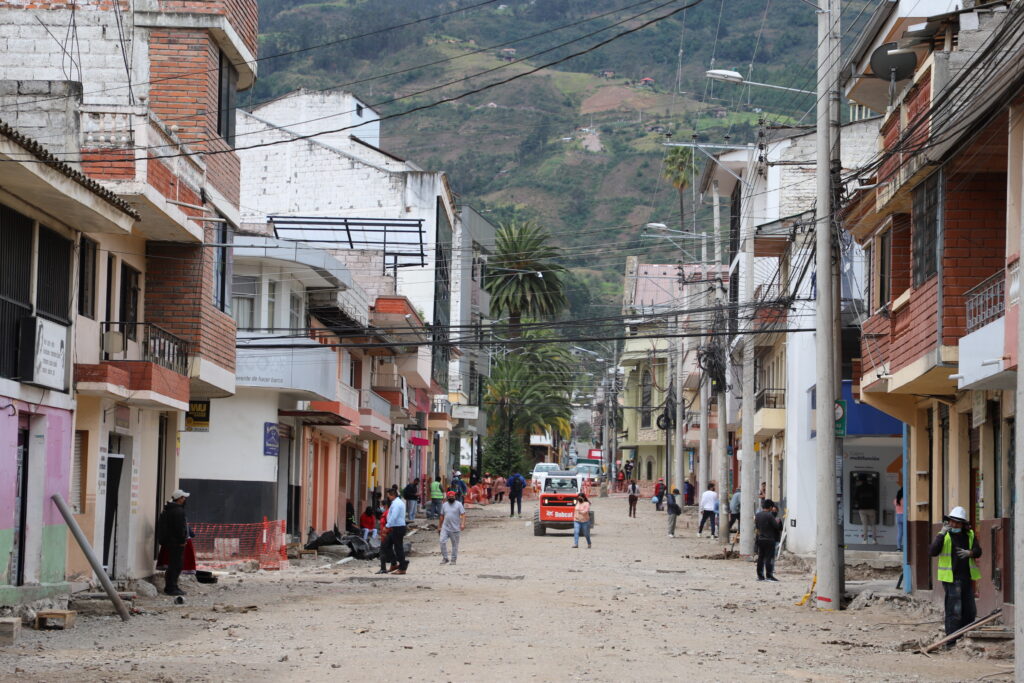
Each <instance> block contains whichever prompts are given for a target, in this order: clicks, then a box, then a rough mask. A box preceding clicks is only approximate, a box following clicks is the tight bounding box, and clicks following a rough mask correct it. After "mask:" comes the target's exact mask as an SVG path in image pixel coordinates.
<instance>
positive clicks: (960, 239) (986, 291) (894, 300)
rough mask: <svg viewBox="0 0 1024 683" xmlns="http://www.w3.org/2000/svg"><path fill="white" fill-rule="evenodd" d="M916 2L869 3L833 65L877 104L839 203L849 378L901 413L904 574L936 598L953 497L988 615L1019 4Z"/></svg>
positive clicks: (1006, 384)
mask: <svg viewBox="0 0 1024 683" xmlns="http://www.w3.org/2000/svg"><path fill="white" fill-rule="evenodd" d="M914 7H915V6H914V5H913V3H904V2H894V3H886V6H885V7H882V8H880V9H879V10H878V12H877V14H876V21H875V22H873V24H872V25H873V26H879V27H881V28H879V29H877V30H876V31H873V32H870V33H868V34H866V35H865V36H864V38H863V39H862V41H861V43H860V44H859V45H858V46H857V48H856V50H855V52H854V55H853V57H852V59H851V62H850V66H851V69H848V70H847V71H848V72H850V73H855V74H865V73H866V74H868V75H869V77H867V78H857V79H854V80H851V81H850V83H849V84H848V86H847V96H848V97H849V98H850V99H851V100H852V101H853V102H854V103H856V104H857V105H859V106H862V107H866V108H868V109H870V110H873V111H875V112H878V113H881V114H882V115H883V118H882V123H881V130H880V132H879V136H878V142H877V144H878V150H879V153H878V155H877V158H876V159H877V161H876V163H873V164H869V165H867V166H866V167H865V168H866V169H867V170H865V171H863V172H862V173H861V178H860V179H859V184H855V185H854V186H853V192H852V194H851V197H850V199H849V201H848V202H847V204H846V205H845V207H844V209H843V210H844V212H845V215H844V217H845V227H846V229H847V230H848V231H849V232H850V233H851V234H852V235H853V237H854V238H855V239H856V240H857V241H858V242H859V243H861V244H862V245H863V246H864V249H865V254H866V258H867V263H868V272H869V277H868V285H869V286H868V292H867V303H868V312H869V317H868V318H867V319H866V320H865V321H864V324H863V336H862V344H861V348H862V352H861V358H860V371H859V373H858V376H857V378H856V380H855V382H856V384H858V385H859V387H858V388H859V391H860V396H861V399H862V400H863V401H864V402H866V403H869V404H871V405H874V406H877V407H878V408H879V409H881V410H883V411H885V412H886V413H888V414H890V415H892V416H894V417H896V418H898V419H900V420H902V421H903V422H904V423H905V424H906V439H905V448H904V470H905V473H906V474H905V478H904V500H905V501H906V517H907V523H906V524H907V545H906V548H907V551H906V555H905V558H904V561H905V571H904V573H905V578H906V580H905V584H904V585H905V586H906V587H907V589H908V590H913V591H915V592H928V591H933V594H934V595H935V596H936V598H937V599H940V600H941V597H942V589H941V584H940V583H939V582H938V580H937V579H936V570H935V562H934V561H933V559H932V558H930V557H929V556H928V544H929V542H930V541H931V539H932V538H933V537H934V535H935V533H936V532H937V530H938V528H939V526H940V524H941V522H942V517H943V515H945V514H946V513H948V512H949V510H950V509H951V508H952V507H954V506H958V505H959V506H963V507H964V508H966V509H967V510H968V513H969V515H970V519H971V523H972V525H973V526H974V528H975V529H976V531H977V533H978V538H979V539H980V540H981V542H982V547H983V549H984V556H983V557H982V558H981V560H980V561H979V563H978V564H979V568H980V569H981V574H982V578H981V580H980V581H979V582H978V589H979V594H980V598H979V606H978V609H979V613H986V612H987V611H989V610H991V609H992V608H994V607H1001V606H1004V604H1008V603H1011V602H1012V600H1013V598H1012V581H1011V580H1010V575H1011V567H1012V563H1013V559H1014V558H1013V553H1012V542H1011V538H1012V536H1011V528H1012V525H1011V523H1010V522H1011V517H1012V510H1013V502H1012V501H1013V497H1014V496H1013V477H1014V468H1013V464H1012V463H1013V457H1014V456H1013V452H1014V449H1013V440H1014V432H1015V429H1016V428H1017V426H1016V423H1015V413H1016V405H1015V400H1014V393H1013V389H1014V388H1015V386H1016V373H1017V354H1016V348H1017V327H1018V319H1017V315H1018V313H1017V310H1018V303H1017V296H1018V295H1017V290H1018V287H1019V281H1018V275H1017V272H1018V265H1017V264H1018V259H1019V256H1020V254H1019V250H1018V247H1017V245H1018V242H1019V230H1020V215H1019V208H1016V207H1019V205H1020V204H1019V202H1020V197H1021V185H1020V168H1021V163H1022V159H1021V151H1020V149H1021V147H1020V141H1021V135H1020V133H1019V131H1017V130H1016V126H1015V123H1016V122H1018V121H1019V117H1020V107H1019V105H1020V102H1021V95H1022V92H1021V90H1020V89H1019V87H1017V86H1013V85H1010V84H1011V83H1019V79H1020V76H1021V74H1022V73H1024V67H1022V61H1021V60H1022V54H1024V38H1022V34H1021V24H1022V23H1024V13H1022V10H1021V8H1020V7H1019V6H1018V7H1010V8H1005V7H1001V6H985V7H979V8H975V7H972V6H970V5H968V6H967V7H965V8H964V9H962V10H961V9H957V8H955V7H950V8H949V10H950V11H948V12H946V13H944V14H939V13H937V12H936V13H934V14H933V15H932V16H930V17H925V16H924V15H923V14H921V11H920V10H915V9H914ZM926 19H927V20H926ZM900 39H913V41H912V42H913V44H914V45H915V46H917V47H915V49H914V57H915V63H916V67H915V68H914V69H913V73H912V74H909V73H908V74H907V76H908V77H907V78H906V79H904V80H901V81H898V82H896V83H895V84H894V88H893V92H894V96H893V98H892V101H891V102H890V100H889V90H890V89H889V83H888V81H887V79H885V80H883V79H880V78H871V77H870V66H869V63H870V59H871V55H872V53H874V52H876V51H878V50H880V49H884V48H881V47H880V46H881V45H883V44H885V43H889V42H891V41H894V40H900ZM993 65H994V66H995V67H996V68H995V69H992V68H991V67H992V66H993ZM861 185H863V186H864V187H866V188H867V189H859V188H860V186H861Z"/></svg>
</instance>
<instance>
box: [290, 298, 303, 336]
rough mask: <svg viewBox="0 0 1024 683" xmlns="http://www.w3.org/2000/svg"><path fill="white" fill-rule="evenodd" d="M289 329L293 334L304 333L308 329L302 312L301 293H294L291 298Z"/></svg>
mask: <svg viewBox="0 0 1024 683" xmlns="http://www.w3.org/2000/svg"><path fill="white" fill-rule="evenodd" d="M288 327H289V328H290V329H291V331H292V332H299V331H302V330H303V329H304V328H305V327H306V324H305V318H304V317H303V311H302V294H300V293H299V292H292V294H291V297H290V298H289V305H288Z"/></svg>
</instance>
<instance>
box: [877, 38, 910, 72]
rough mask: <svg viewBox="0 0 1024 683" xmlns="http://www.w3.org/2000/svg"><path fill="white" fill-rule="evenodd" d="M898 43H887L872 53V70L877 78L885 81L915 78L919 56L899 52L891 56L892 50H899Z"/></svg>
mask: <svg viewBox="0 0 1024 683" xmlns="http://www.w3.org/2000/svg"><path fill="white" fill-rule="evenodd" d="M897 49H899V46H898V45H897V44H896V43H885V44H884V45H882V46H880V47H878V48H877V49H876V50H875V51H874V52H872V53H871V70H872V71H873V72H874V75H875V77H876V78H881V79H882V80H885V81H905V80H907V79H908V78H913V76H914V69H916V68H917V55H916V54H914V53H913V52H898V53H896V54H890V51H891V50H897Z"/></svg>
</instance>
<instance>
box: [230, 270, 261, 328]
mask: <svg viewBox="0 0 1024 683" xmlns="http://www.w3.org/2000/svg"><path fill="white" fill-rule="evenodd" d="M257 284H258V283H257V278H256V277H254V276H250V275H236V276H234V278H232V281H231V315H232V316H233V317H234V319H235V323H236V324H237V325H238V329H240V330H253V329H255V327H256V287H257Z"/></svg>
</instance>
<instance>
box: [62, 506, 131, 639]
mask: <svg viewBox="0 0 1024 683" xmlns="http://www.w3.org/2000/svg"><path fill="white" fill-rule="evenodd" d="M50 499H51V500H52V501H53V504H54V505H56V506H57V509H58V510H60V515H61V517H63V518H64V522H65V523H66V524H67V525H68V528H69V529H71V535H72V536H74V537H75V541H76V542H77V543H78V547H79V548H81V549H82V552H83V553H84V554H85V557H86V559H87V560H89V564H90V565H91V566H92V570H93V572H94V573H95V574H96V577H97V578H98V579H99V580H100V585H102V586H103V590H104V591H106V593H107V597H108V598H110V602H112V603H114V609H116V610H117V613H118V614H119V615H120V616H121V621H128V619H129V617H130V615H129V614H128V608H127V607H125V604H124V601H122V600H121V596H120V595H118V594H117V591H116V590H115V589H114V584H112V583H111V582H110V577H109V576H107V573H106V572H105V571H103V565H102V564H100V561H99V558H97V557H96V553H94V552H93V550H92V546H91V545H89V541H88V539H86V537H85V534H83V533H82V528H81V527H80V526H78V522H77V521H75V516H74V515H73V514H72V513H71V508H69V507H68V504H67V503H66V502H64V498H63V497H62V496H61V495H60V494H59V493H55V494H53V495H52V496H50Z"/></svg>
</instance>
